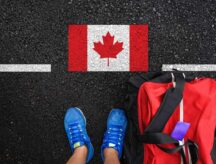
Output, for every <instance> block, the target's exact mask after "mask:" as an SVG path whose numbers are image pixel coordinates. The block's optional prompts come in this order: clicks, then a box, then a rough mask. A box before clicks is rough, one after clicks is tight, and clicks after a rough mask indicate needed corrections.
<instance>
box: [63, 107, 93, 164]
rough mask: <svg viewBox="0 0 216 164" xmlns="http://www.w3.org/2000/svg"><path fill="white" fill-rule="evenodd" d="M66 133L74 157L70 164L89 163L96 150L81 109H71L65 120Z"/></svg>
mask: <svg viewBox="0 0 216 164" xmlns="http://www.w3.org/2000/svg"><path fill="white" fill-rule="evenodd" d="M64 126H65V131H66V133H67V136H68V140H69V143H70V147H71V150H72V153H73V155H72V157H71V158H70V159H69V160H68V162H67V163H68V164H85V163H87V162H89V161H90V160H91V159H92V157H93V153H94V148H93V146H92V144H91V141H90V138H89V136H88V134H87V131H86V120H85V117H84V115H83V113H82V112H81V110H80V109H79V108H70V109H68V111H67V113H66V114H65V118H64Z"/></svg>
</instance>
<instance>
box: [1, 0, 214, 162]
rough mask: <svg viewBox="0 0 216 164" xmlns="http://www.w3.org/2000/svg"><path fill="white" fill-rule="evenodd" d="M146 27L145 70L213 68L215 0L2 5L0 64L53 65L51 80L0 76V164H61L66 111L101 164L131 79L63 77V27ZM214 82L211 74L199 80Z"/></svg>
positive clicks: (6, 0)
mask: <svg viewBox="0 0 216 164" xmlns="http://www.w3.org/2000/svg"><path fill="white" fill-rule="evenodd" d="M143 23H148V24H149V65H150V67H149V70H150V71H160V68H161V64H174V63H181V64H195V63H199V64H202V63H203V64H216V2H215V1H213V0H206V1H202V0H196V1H193V0H181V1H179V0H173V1H171V0H152V1H147V0H146V1H143V0H137V1H135V0H134V1H132V0H131V1H127V0H124V1H123V0H109V1H108V0H107V1H104V0H82V1H81V0H67V1H66V0H62V1H56V0H55V1H54V0H53V1H51V0H49V1H48V0H44V1H38V0H25V1H24V0H0V63H1V64H10V63H11V64H12V63H14V64H16V63H22V64H23V63H25V64H35V63H41V64H43V63H51V64H52V68H53V69H52V73H0V134H1V135H0V136H1V139H0V163H2V164H4V163H8V164H12V163H18V164H24V163H28V164H31V163H33V164H38V163H47V164H50V163H57V164H59V163H65V162H66V161H67V159H68V158H69V156H70V155H71V151H70V147H69V144H68V141H67V138H66V134H65V132H64V128H63V117H64V114H65V111H66V110H67V108H69V107H71V106H79V107H80V108H81V109H83V111H84V114H85V115H86V117H87V122H88V125H87V129H88V131H89V135H90V137H91V139H92V142H93V144H94V146H95V157H94V159H93V160H92V162H91V163H94V164H95V163H101V160H100V145H101V141H102V137H103V132H104V129H105V126H106V118H107V116H108V113H109V111H110V110H111V109H112V108H113V107H121V106H122V102H123V98H124V95H125V93H126V84H125V82H126V81H127V79H128V78H129V77H130V76H131V75H132V73H69V72H67V51H68V49H67V48H68V46H67V25H68V24H143ZM198 75H201V76H202V75H207V76H211V77H216V73H214V72H213V73H198Z"/></svg>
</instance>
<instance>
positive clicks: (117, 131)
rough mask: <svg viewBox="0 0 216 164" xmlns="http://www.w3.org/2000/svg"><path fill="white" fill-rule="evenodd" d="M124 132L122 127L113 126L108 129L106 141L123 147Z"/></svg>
mask: <svg viewBox="0 0 216 164" xmlns="http://www.w3.org/2000/svg"><path fill="white" fill-rule="evenodd" d="M123 138H124V131H123V129H122V126H119V125H113V126H112V127H110V128H108V129H107V132H106V137H105V139H106V141H108V142H111V143H114V144H118V145H121V144H122V143H123Z"/></svg>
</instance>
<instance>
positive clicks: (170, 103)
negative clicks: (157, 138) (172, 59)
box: [144, 75, 185, 133]
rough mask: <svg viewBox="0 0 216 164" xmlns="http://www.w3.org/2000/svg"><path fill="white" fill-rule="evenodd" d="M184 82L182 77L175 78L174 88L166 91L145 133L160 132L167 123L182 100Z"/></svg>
mask: <svg viewBox="0 0 216 164" xmlns="http://www.w3.org/2000/svg"><path fill="white" fill-rule="evenodd" d="M184 84H185V80H184V77H183V75H181V76H177V77H176V87H175V88H174V87H172V88H170V89H168V90H167V92H166V94H165V96H164V99H163V102H162V103H161V105H160V107H159V109H158V111H157V113H156V115H155V116H154V118H153V119H152V121H151V122H150V124H149V126H148V127H147V128H146V129H145V131H144V133H145V132H161V131H162V130H163V128H164V126H165V125H166V123H167V121H168V120H169V118H170V117H171V115H172V114H173V112H174V111H175V109H176V107H177V106H178V105H179V103H180V102H181V100H182V97H183V90H184Z"/></svg>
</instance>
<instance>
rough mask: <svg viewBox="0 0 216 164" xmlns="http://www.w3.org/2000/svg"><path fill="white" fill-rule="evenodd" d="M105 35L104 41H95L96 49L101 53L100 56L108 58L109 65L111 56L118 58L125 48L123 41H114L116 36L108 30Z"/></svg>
mask: <svg viewBox="0 0 216 164" xmlns="http://www.w3.org/2000/svg"><path fill="white" fill-rule="evenodd" d="M102 37H103V43H101V42H100V41H99V42H94V48H93V49H94V50H95V51H96V52H97V53H98V54H99V55H100V58H107V65H108V66H109V58H116V57H117V55H118V53H119V52H121V51H122V50H123V48H122V46H123V42H118V41H117V42H115V44H113V42H114V36H111V35H110V33H109V32H107V34H106V36H102Z"/></svg>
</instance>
